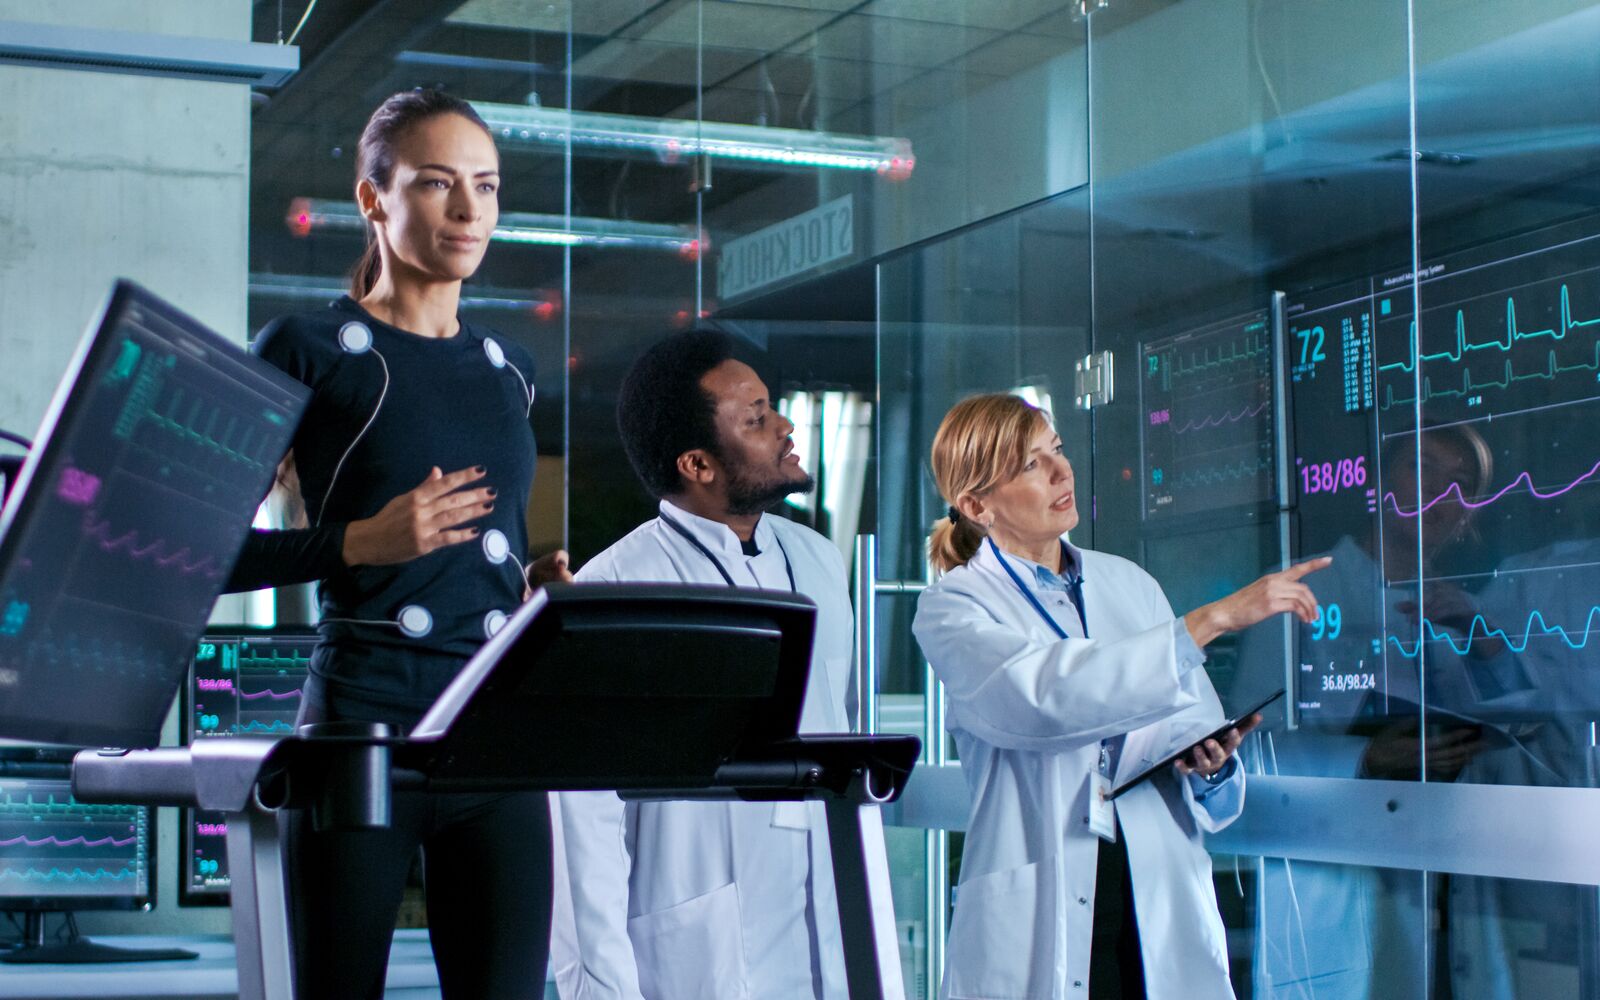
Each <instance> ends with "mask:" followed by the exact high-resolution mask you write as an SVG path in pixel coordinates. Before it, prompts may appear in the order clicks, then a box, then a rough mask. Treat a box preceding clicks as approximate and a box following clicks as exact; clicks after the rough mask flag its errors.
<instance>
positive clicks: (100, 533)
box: [83, 513, 221, 577]
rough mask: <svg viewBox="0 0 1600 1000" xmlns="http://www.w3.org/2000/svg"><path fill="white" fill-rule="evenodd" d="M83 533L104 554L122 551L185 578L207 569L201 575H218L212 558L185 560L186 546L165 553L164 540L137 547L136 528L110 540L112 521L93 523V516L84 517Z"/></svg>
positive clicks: (129, 556) (159, 539)
mask: <svg viewBox="0 0 1600 1000" xmlns="http://www.w3.org/2000/svg"><path fill="white" fill-rule="evenodd" d="M83 533H84V535H85V536H86V537H88V538H90V539H92V540H93V541H94V542H95V543H96V544H98V545H99V546H100V548H101V549H103V550H105V551H106V552H117V551H119V550H120V551H125V552H126V553H127V554H128V558H130V559H135V560H140V561H143V560H145V559H149V560H150V561H151V562H153V563H154V564H155V565H156V566H158V567H160V568H161V569H176V570H177V571H178V572H179V573H181V574H183V575H184V576H193V575H195V574H196V573H202V571H204V570H207V568H208V567H210V570H209V572H204V573H203V575H205V576H209V577H215V576H220V575H221V574H220V572H219V571H218V570H217V569H216V568H215V563H216V560H215V559H213V558H212V557H211V556H202V557H201V558H200V559H199V560H198V561H197V562H188V561H186V559H185V557H186V556H188V555H189V546H187V545H185V546H183V547H182V548H180V549H178V550H177V551H176V552H164V550H165V549H166V547H167V545H168V544H169V543H168V541H167V540H166V539H165V538H158V539H156V540H155V541H153V542H150V543H149V544H147V545H144V546H140V544H139V530H138V529H137V528H135V529H133V530H132V531H128V532H125V533H124V534H122V535H119V536H117V537H115V538H113V537H112V535H111V522H110V521H96V520H95V518H94V515H93V514H92V513H91V514H88V515H86V516H85V517H84V522H83Z"/></svg>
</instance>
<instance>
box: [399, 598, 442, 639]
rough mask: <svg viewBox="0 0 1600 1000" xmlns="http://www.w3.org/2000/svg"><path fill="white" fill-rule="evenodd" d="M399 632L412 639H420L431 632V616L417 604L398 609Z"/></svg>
mask: <svg viewBox="0 0 1600 1000" xmlns="http://www.w3.org/2000/svg"><path fill="white" fill-rule="evenodd" d="M398 624H399V626H400V631H402V632H404V633H405V634H406V635H408V636H410V637H411V638H413V639H420V638H422V637H423V636H425V635H427V634H428V633H429V632H432V631H433V615H431V614H429V613H428V609H427V608H424V607H422V606H421V605H418V604H408V605H406V606H405V607H403V608H401V609H400V618H399V619H398Z"/></svg>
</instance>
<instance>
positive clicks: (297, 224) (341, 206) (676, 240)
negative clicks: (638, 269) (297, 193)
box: [285, 198, 709, 260]
mask: <svg viewBox="0 0 1600 1000" xmlns="http://www.w3.org/2000/svg"><path fill="white" fill-rule="evenodd" d="M285 221H286V222H288V224H289V231H290V232H292V233H294V234H295V235H296V236H309V235H311V231H312V230H314V229H340V230H346V231H356V232H359V231H363V230H365V229H366V226H367V220H366V219H365V218H364V217H363V216H362V215H361V212H360V211H359V210H357V208H356V205H355V202H353V201H324V200H322V199H320V198H296V199H294V200H293V201H291V202H290V203H289V214H288V217H287V218H286V220H285ZM489 238H490V239H491V240H493V241H495V242H499V243H525V244H532V245H535V246H558V247H604V248H609V249H620V248H626V249H632V250H667V251H671V252H673V253H676V254H678V255H679V256H681V257H686V258H688V259H690V260H697V259H699V257H700V255H701V254H702V253H704V252H705V251H706V249H707V248H708V247H709V242H708V241H707V240H706V238H705V237H704V235H702V234H700V233H698V232H697V231H696V230H695V228H694V227H693V226H674V225H670V224H668V223H664V222H628V221H624V220H619V219H593V218H584V217H581V216H574V217H573V218H572V220H571V225H568V222H567V217H566V216H564V215H546V214H543V213H539V212H502V213H500V221H499V224H498V225H496V226H495V228H494V233H493V235H491V236H490V237H489Z"/></svg>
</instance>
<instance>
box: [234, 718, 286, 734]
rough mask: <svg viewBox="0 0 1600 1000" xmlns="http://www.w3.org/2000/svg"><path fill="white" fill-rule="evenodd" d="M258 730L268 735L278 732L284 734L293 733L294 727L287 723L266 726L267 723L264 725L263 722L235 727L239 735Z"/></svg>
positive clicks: (274, 723) (253, 722)
mask: <svg viewBox="0 0 1600 1000" xmlns="http://www.w3.org/2000/svg"><path fill="white" fill-rule="evenodd" d="M258 729H259V730H261V731H263V732H268V733H272V732H279V731H282V732H285V733H292V732H294V726H292V725H290V724H289V723H287V722H273V723H270V724H268V723H265V722H255V721H252V722H248V723H246V724H244V725H242V726H238V727H236V731H237V732H241V733H248V732H252V731H254V730H258Z"/></svg>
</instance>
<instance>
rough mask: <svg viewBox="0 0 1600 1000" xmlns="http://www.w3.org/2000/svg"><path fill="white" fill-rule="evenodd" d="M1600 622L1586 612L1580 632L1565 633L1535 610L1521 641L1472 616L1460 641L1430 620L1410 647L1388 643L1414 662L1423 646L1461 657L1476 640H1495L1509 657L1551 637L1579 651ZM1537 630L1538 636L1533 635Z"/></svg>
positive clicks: (1598, 611)
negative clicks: (1440, 645)
mask: <svg viewBox="0 0 1600 1000" xmlns="http://www.w3.org/2000/svg"><path fill="white" fill-rule="evenodd" d="M1596 618H1600V607H1593V608H1590V609H1589V615H1588V617H1587V618H1585V619H1584V622H1583V628H1582V629H1569V628H1565V627H1563V626H1560V625H1551V624H1550V623H1549V622H1547V621H1546V620H1545V617H1544V612H1543V611H1539V610H1537V609H1535V610H1533V611H1530V612H1529V613H1528V621H1527V624H1526V625H1524V626H1523V628H1522V632H1521V637H1520V638H1518V636H1517V633H1515V632H1512V631H1508V630H1506V629H1503V628H1499V627H1497V626H1491V625H1490V624H1489V623H1488V621H1487V620H1485V619H1484V617H1483V616H1482V615H1473V616H1472V621H1471V623H1470V624H1469V625H1468V626H1467V634H1466V636H1465V637H1464V638H1461V639H1457V638H1456V637H1455V636H1454V635H1452V634H1451V633H1449V632H1446V631H1443V630H1441V629H1440V628H1439V627H1438V626H1437V625H1435V624H1434V623H1433V622H1432V621H1431V620H1429V619H1427V618H1424V619H1422V635H1423V637H1422V638H1420V639H1418V640H1416V641H1415V642H1412V643H1406V642H1403V641H1401V640H1400V639H1399V638H1398V637H1396V636H1392V635H1391V636H1389V642H1390V643H1391V644H1392V645H1393V646H1394V648H1395V649H1396V650H1398V651H1399V652H1400V655H1401V656H1404V657H1406V658H1407V659H1416V658H1417V656H1418V655H1419V654H1420V652H1421V650H1422V646H1423V644H1424V643H1425V642H1441V641H1442V642H1444V643H1445V644H1446V645H1448V646H1449V647H1450V648H1451V649H1452V650H1453V651H1455V652H1456V653H1457V654H1459V655H1462V656H1465V655H1466V654H1467V652H1468V651H1469V650H1470V649H1471V648H1472V644H1473V642H1475V641H1477V640H1479V639H1499V640H1500V641H1502V642H1504V643H1505V644H1506V646H1507V648H1509V649H1510V650H1511V651H1512V652H1513V653H1521V652H1523V651H1524V650H1526V649H1527V648H1528V643H1529V642H1530V641H1532V640H1533V639H1534V638H1538V637H1549V636H1554V637H1556V638H1559V639H1560V640H1561V641H1562V642H1563V643H1565V644H1566V646H1567V648H1568V649H1583V648H1584V647H1586V646H1588V645H1589V636H1590V635H1592V634H1594V632H1595V629H1596V625H1595V619H1596ZM1536 626H1537V629H1538V635H1537V636H1536V635H1535V632H1534V630H1535V627H1536Z"/></svg>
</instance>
